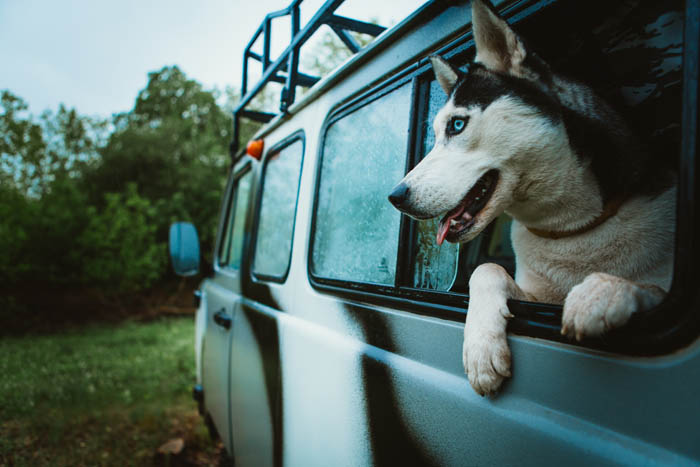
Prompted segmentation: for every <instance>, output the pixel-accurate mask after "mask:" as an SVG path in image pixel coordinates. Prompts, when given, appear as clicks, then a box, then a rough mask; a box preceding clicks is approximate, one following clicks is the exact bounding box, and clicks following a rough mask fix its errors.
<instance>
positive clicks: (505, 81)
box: [451, 63, 561, 122]
mask: <svg viewBox="0 0 700 467" xmlns="http://www.w3.org/2000/svg"><path fill="white" fill-rule="evenodd" d="M503 96H510V97H514V98H517V99H519V100H521V101H523V102H524V103H525V104H527V105H531V106H533V107H535V108H537V109H538V110H539V111H540V112H541V113H542V114H543V115H545V116H546V117H547V118H549V119H550V120H551V121H552V122H559V121H560V120H561V113H560V111H559V103H558V102H557V101H556V100H555V99H553V98H552V97H551V96H549V95H548V94H546V93H545V92H544V91H542V90H541V89H539V88H538V87H537V86H536V85H535V84H534V83H532V82H530V81H528V80H526V79H523V78H517V77H514V76H510V75H506V74H502V73H495V72H493V71H489V70H487V69H486V68H485V67H484V66H483V65H481V64H479V63H472V64H470V66H469V73H467V74H466V75H463V78H462V79H461V80H460V82H459V83H458V84H457V86H455V90H454V91H453V92H452V96H451V97H452V99H454V103H455V105H457V106H459V107H470V106H473V105H477V106H479V107H481V108H482V109H485V108H486V107H488V106H489V105H490V104H491V103H492V102H494V101H495V100H496V99H498V98H500V97H503Z"/></svg>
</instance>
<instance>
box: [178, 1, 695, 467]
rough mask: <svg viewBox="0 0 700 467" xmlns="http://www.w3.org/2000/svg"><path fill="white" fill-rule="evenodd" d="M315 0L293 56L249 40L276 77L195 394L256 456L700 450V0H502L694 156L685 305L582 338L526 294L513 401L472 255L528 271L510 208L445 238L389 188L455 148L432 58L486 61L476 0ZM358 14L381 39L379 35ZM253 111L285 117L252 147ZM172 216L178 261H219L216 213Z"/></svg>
mask: <svg viewBox="0 0 700 467" xmlns="http://www.w3.org/2000/svg"><path fill="white" fill-rule="evenodd" d="M299 3H300V1H299V0H294V1H293V2H292V4H291V5H290V6H289V7H288V8H287V9H286V10H282V11H280V12H275V13H273V14H270V15H268V17H266V19H265V21H264V22H263V24H262V25H261V27H260V28H259V29H258V31H257V33H256V36H255V37H254V38H253V40H252V41H251V44H252V43H253V42H254V41H255V39H257V37H258V36H260V35H261V34H262V35H263V37H264V38H268V39H269V34H268V32H269V28H270V24H271V20H273V19H275V18H276V17H279V16H289V17H290V19H291V24H292V32H293V39H292V41H291V43H290V44H289V46H288V47H287V49H286V50H285V52H284V53H283V54H282V55H281V56H280V57H279V58H277V59H274V60H273V59H272V58H271V57H270V55H269V44H267V45H265V46H264V47H263V49H264V52H263V54H262V55H260V54H256V53H254V52H252V51H251V48H250V47H251V44H249V45H248V47H247V48H246V49H245V51H244V61H245V63H247V62H248V61H249V60H258V61H261V62H262V63H263V69H264V72H263V77H262V79H261V81H259V82H258V83H256V84H255V85H254V86H252V87H251V88H250V89H248V86H247V84H248V83H247V79H246V77H247V70H244V78H243V83H242V84H243V86H242V87H243V93H244V96H243V98H242V100H241V102H240V104H239V106H238V107H237V108H236V110H235V111H234V120H235V128H236V131H235V134H236V139H235V140H234V142H233V143H232V157H233V163H232V166H231V169H230V173H229V178H228V184H227V187H226V190H225V192H224V194H223V202H222V205H221V217H220V219H221V220H220V223H219V227H218V236H217V242H216V250H215V252H214V265H213V272H212V273H211V274H210V275H209V276H208V277H206V278H204V280H203V281H202V283H201V285H200V287H199V289H198V292H197V293H198V295H199V306H198V310H197V314H196V331H195V348H196V359H197V360H196V363H197V381H196V384H197V385H196V386H195V390H194V394H195V398H196V399H197V400H199V401H200V408H201V411H202V413H203V414H204V415H205V418H206V419H207V420H208V421H209V423H210V424H211V426H212V428H213V429H214V430H215V431H216V432H217V433H218V435H219V436H220V437H221V439H222V441H223V443H224V445H225V447H226V450H227V452H228V453H229V454H230V455H231V456H232V457H233V459H234V461H235V464H236V465H240V466H246V465H253V466H266V465H271V466H281V465H288V466H314V465H316V466H331V465H333V466H335V465H348V466H358V465H455V466H463V465H609V464H626V465H648V464H661V465H698V464H700V436H699V433H700V424H699V419H700V400H699V396H698V394H700V343H699V342H698V339H697V338H698V335H699V331H700V328H699V326H698V324H699V319H698V318H699V314H698V311H699V310H698V299H699V298H700V295H698V287H697V285H696V282H697V281H696V277H695V274H694V265H695V264H698V262H700V244H699V243H698V242H696V241H694V238H695V237H696V236H697V235H698V233H699V232H700V230H699V229H700V224H698V216H696V214H695V206H696V205H697V204H696V203H695V201H696V194H695V193H696V192H695V187H696V186H700V185H698V182H697V177H698V176H699V174H700V171H698V170H695V162H696V160H697V150H698V144H697V134H698V133H697V129H698V63H699V60H698V45H699V44H700V26H699V24H700V21H699V19H700V1H699V0H686V1H685V2H683V1H675V0H670V1H666V2H647V1H644V0H626V1H624V2H607V1H602V0H590V1H587V2H581V1H578V0H502V1H495V2H493V3H494V6H495V8H497V9H498V11H499V12H500V14H501V15H502V16H503V17H504V18H506V19H507V21H508V22H509V23H511V24H513V25H514V28H515V29H516V30H517V31H518V32H519V33H520V34H521V35H522V37H524V38H525V39H526V40H528V41H529V42H530V43H531V44H532V48H533V49H534V50H537V51H538V52H539V53H540V55H542V56H543V58H544V59H545V60H546V61H548V63H550V64H552V65H553V66H556V67H557V68H558V69H560V70H564V71H565V72H566V73H567V74H569V75H572V76H575V77H577V78H578V79H580V80H582V81H584V82H586V83H587V84H589V85H591V86H592V87H593V88H594V89H595V90H596V91H597V92H598V93H599V94H601V95H602V96H603V97H605V98H606V99H607V100H608V101H609V102H612V103H613V105H615V106H616V107H617V108H618V109H620V111H621V112H622V113H623V114H624V115H625V117H626V118H628V120H629V122H630V125H632V126H633V127H634V128H635V131H638V132H640V134H643V135H645V136H646V137H648V138H649V141H650V143H649V144H652V145H653V146H654V147H659V148H664V150H663V151H660V152H659V154H660V155H659V157H668V158H673V160H674V161H675V160H677V161H678V162H677V163H678V166H679V200H678V216H677V217H678V224H677V226H676V240H675V241H676V243H675V245H676V256H675V263H674V277H673V286H672V289H671V291H670V293H669V295H668V297H667V299H666V300H665V301H664V302H663V303H662V304H661V305H660V306H659V307H657V308H655V309H653V310H650V311H649V312H643V313H639V315H638V316H635V317H634V318H633V320H632V322H630V324H629V325H628V326H626V327H625V328H624V329H622V330H619V331H615V332H613V333H611V334H610V335H608V336H606V337H605V338H601V339H586V340H584V341H582V342H575V341H570V340H568V339H566V338H563V337H562V336H561V335H560V326H561V307H559V306H554V305H547V304H542V303H530V302H518V301H510V302H509V308H510V310H511V312H512V313H513V315H514V316H515V317H514V318H513V319H512V320H511V321H510V323H509V328H508V329H509V334H508V341H509V345H510V347H511V349H512V354H513V377H512V378H511V379H510V380H509V381H507V382H506V383H505V384H504V386H503V387H502V389H501V391H500V392H499V394H498V395H496V396H494V397H480V396H479V395H477V394H476V393H475V392H474V391H473V390H472V389H471V388H470V386H469V383H468V380H467V377H466V376H465V374H464V370H463V368H462V360H461V348H462V340H463V329H464V321H465V314H466V310H467V304H468V300H469V295H468V279H469V275H470V274H471V272H472V271H473V270H474V268H475V267H476V266H477V265H479V264H481V263H484V262H493V263H497V264H500V265H502V266H503V267H505V268H506V269H507V270H508V271H510V272H511V273H512V272H513V270H514V260H513V250H512V248H511V245H510V236H509V226H510V221H509V219H508V218H507V217H506V216H503V217H501V218H499V219H498V220H497V221H496V222H494V223H493V224H492V225H491V226H490V227H489V228H488V229H486V230H485V231H484V232H483V233H482V234H481V235H480V236H479V237H477V238H476V239H475V240H473V241H471V242H469V243H467V244H462V245H453V244H444V245H442V246H441V247H438V246H437V244H436V242H435V238H434V236H435V232H436V221H422V222H417V221H414V220H411V219H409V218H407V217H406V216H402V215H401V214H400V213H399V212H398V211H397V210H395V209H394V208H393V207H392V206H391V204H390V203H389V202H388V201H387V195H388V194H389V193H390V192H391V189H392V188H393V187H394V185H395V184H396V183H397V182H398V181H399V180H401V179H402V178H403V176H404V175H405V174H406V173H407V172H408V171H409V170H410V169H411V168H412V167H414V166H415V165H416V164H417V163H418V162H419V161H420V160H421V158H422V157H424V156H425V154H427V152H428V151H429V150H430V148H431V147H432V145H433V143H434V135H433V130H432V126H431V123H432V119H433V117H434V116H435V114H436V112H437V110H438V109H439V108H440V106H441V105H442V104H443V103H444V101H445V96H444V94H443V92H442V91H441V90H440V87H439V85H438V84H437V83H436V81H435V77H434V75H433V72H432V70H431V67H430V63H429V58H428V57H429V56H430V55H432V54H439V55H441V56H442V57H444V58H445V59H447V60H448V61H449V62H451V63H452V64H453V65H455V66H457V67H460V66H464V65H465V64H466V63H468V62H469V60H470V59H472V58H473V55H474V43H473V40H472V35H471V28H470V15H471V11H470V5H469V2H467V1H446V0H442V1H438V0H435V1H429V2H427V3H426V4H424V5H423V6H421V7H420V8H419V9H418V10H417V11H415V12H414V13H412V14H411V15H410V16H408V17H407V18H405V19H404V20H403V21H401V22H400V23H399V24H397V25H396V26H394V27H393V28H391V29H388V30H383V29H382V28H380V27H377V26H376V25H368V24H366V23H362V22H359V21H355V20H352V19H349V18H345V17H340V16H338V15H335V14H334V11H335V9H336V8H337V7H338V5H340V4H341V3H342V0H329V1H327V2H326V3H325V4H324V5H323V6H322V7H321V8H320V10H319V11H318V13H317V14H316V15H315V16H314V17H313V19H311V20H310V21H309V23H308V24H307V25H305V26H304V27H303V28H302V27H301V25H300V23H299V10H298V8H299ZM322 24H330V25H332V26H333V30H334V31H336V32H337V33H338V34H339V35H340V36H341V38H342V37H343V36H345V39H346V41H345V43H346V44H348V47H350V48H351V50H353V52H357V53H355V55H354V56H352V58H350V59H349V60H347V61H346V62H345V63H343V64H342V66H340V67H339V68H337V69H336V70H335V71H334V72H333V73H332V74H330V75H329V76H327V77H325V78H323V79H321V80H319V79H318V78H316V77H313V76H308V75H304V74H303V73H300V72H299V71H298V52H299V49H300V47H301V46H302V45H303V43H304V41H306V39H308V37H309V36H311V34H312V33H313V32H314V31H315V30H316V29H317V28H318V27H319V26H320V25H322ZM348 31H358V32H362V33H365V34H372V35H377V34H378V37H377V38H376V40H374V41H373V42H372V43H371V44H370V45H368V46H367V47H365V48H362V49H359V47H357V44H354V45H353V39H352V36H351V35H350V34H348ZM348 37H349V38H348ZM355 49H357V50H355ZM270 81H276V82H281V83H282V84H283V85H284V92H283V93H282V96H281V99H280V112H279V113H278V114H271V113H264V112H259V111H252V110H249V106H250V103H251V101H252V99H253V98H254V97H255V95H256V94H257V93H259V92H260V90H261V89H262V87H263V86H264V85H265V84H266V83H268V82H270ZM299 87H308V88H310V89H308V91H307V92H306V93H305V94H304V95H303V96H302V95H300V93H299V92H297V88H299ZM244 118H247V119H253V120H258V121H262V122H265V125H264V126H263V127H262V129H261V130H260V131H259V132H258V133H257V135H256V136H255V138H254V139H255V140H256V141H257V142H256V143H255V144H253V145H251V150H250V152H246V150H245V149H243V148H242V144H239V142H238V141H237V139H238V137H239V136H238V134H239V131H238V128H239V127H240V121H241V119H244ZM256 146H257V149H259V148H260V147H261V146H263V147H264V150H263V151H262V152H261V153H260V152H258V151H257V150H256ZM171 233H172V235H171V240H172V244H171V251H172V253H173V264H174V265H175V267H176V269H177V270H180V271H181V272H182V273H184V274H191V273H194V272H196V270H197V265H198V263H199V250H198V244H197V241H196V233H195V230H194V229H193V228H192V226H191V225H188V224H177V225H175V226H173V229H172V231H171Z"/></svg>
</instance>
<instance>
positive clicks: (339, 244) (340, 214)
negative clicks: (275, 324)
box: [312, 84, 411, 285]
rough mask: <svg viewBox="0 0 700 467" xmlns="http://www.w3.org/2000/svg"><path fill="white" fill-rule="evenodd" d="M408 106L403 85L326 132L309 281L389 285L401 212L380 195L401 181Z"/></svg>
mask: <svg viewBox="0 0 700 467" xmlns="http://www.w3.org/2000/svg"><path fill="white" fill-rule="evenodd" d="M410 107H411V86H410V84H405V85H403V86H401V87H399V88H397V89H395V90H394V91H392V92H390V93H389V94H386V95H385V96H383V97H381V98H379V99H377V100H375V101H372V102H370V103H369V104H367V105H365V106H363V107H361V108H360V109H358V110H356V111H354V112H352V113H350V114H348V115H346V116H345V117H343V118H341V119H340V120H338V121H336V122H334V123H333V124H332V125H331V126H330V127H329V128H328V130H327V133H326V138H325V142H324V148H323V160H322V167H321V175H320V177H321V178H320V183H319V188H318V204H317V213H316V222H315V232H314V246H313V255H312V271H313V273H314V274H315V275H316V276H321V277H325V278H331V279H340V280H350V281H355V282H371V283H376V284H388V285H394V279H395V275H396V256H397V250H398V239H399V226H400V223H401V214H400V213H399V211H397V210H396V209H394V207H393V206H392V205H391V203H389V202H388V201H387V194H388V193H390V192H391V190H392V188H393V187H394V185H395V184H396V181H397V180H401V178H402V177H403V176H404V172H405V167H406V151H407V144H408V124H409V113H410Z"/></svg>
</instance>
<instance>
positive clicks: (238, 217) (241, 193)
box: [227, 170, 252, 269]
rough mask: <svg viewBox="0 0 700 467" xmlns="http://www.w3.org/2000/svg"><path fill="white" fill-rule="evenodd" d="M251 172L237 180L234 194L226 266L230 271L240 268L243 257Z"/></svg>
mask: <svg viewBox="0 0 700 467" xmlns="http://www.w3.org/2000/svg"><path fill="white" fill-rule="evenodd" d="M251 178H252V172H251V171H250V170H249V171H247V172H246V173H245V174H244V175H243V176H241V177H240V178H239V179H238V183H237V185H238V186H237V189H236V194H235V203H234V204H235V206H234V208H233V222H231V230H232V233H231V242H230V245H229V249H228V264H227V266H228V267H229V268H232V269H239V268H240V267H241V258H242V257H243V238H244V234H245V218H246V213H247V209H246V208H247V207H248V200H249V198H250V184H251Z"/></svg>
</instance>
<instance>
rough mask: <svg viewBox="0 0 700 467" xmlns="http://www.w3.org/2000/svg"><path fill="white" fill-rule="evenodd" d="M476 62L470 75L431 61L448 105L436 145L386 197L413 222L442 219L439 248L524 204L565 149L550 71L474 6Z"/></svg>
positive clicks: (477, 2) (486, 10)
mask: <svg viewBox="0 0 700 467" xmlns="http://www.w3.org/2000/svg"><path fill="white" fill-rule="evenodd" d="M472 25H473V33H474V39H475V42H476V51H477V53H476V58H475V60H474V62H473V63H472V64H470V67H469V71H468V72H466V73H463V72H462V71H460V70H458V69H456V68H454V67H452V66H451V65H450V64H449V63H448V62H446V61H445V60H443V59H442V58H440V57H437V56H434V57H431V61H432V65H433V70H434V72H435V76H436V78H437V81H438V82H439V84H440V86H441V87H442V89H443V90H444V91H445V93H447V95H448V96H449V99H448V101H447V103H446V104H445V106H444V107H443V108H442V109H441V110H440V112H439V113H438V114H437V116H436V117H435V121H434V122H433V127H434V130H435V146H434V147H433V149H432V150H431V151H430V153H429V154H428V155H427V156H426V157H425V158H424V159H423V160H422V161H421V162H420V163H419V164H418V165H417V166H416V167H415V168H414V169H413V170H411V172H409V173H408V175H406V177H405V178H404V179H403V180H402V181H401V182H400V183H399V184H398V185H397V186H396V188H395V189H394V191H393V192H392V193H391V195H390V196H389V200H390V201H391V202H392V203H393V204H394V206H395V207H396V208H397V209H399V210H401V211H402V212H404V213H406V214H408V215H409V216H411V217H413V218H416V219H430V218H434V217H437V216H443V217H442V220H441V221H440V224H439V228H438V233H437V242H438V244H441V243H442V242H443V241H444V240H445V239H447V240H448V241H450V242H465V241H469V240H471V239H472V238H474V237H475V236H476V235H477V234H479V232H481V231H482V230H483V229H484V228H485V227H486V226H487V225H488V224H489V223H490V222H491V221H492V220H493V219H494V218H496V217H497V216H498V215H499V214H501V213H502V212H503V211H504V210H506V209H508V208H509V207H511V206H512V205H513V203H516V202H518V201H522V200H523V199H525V198H527V196H528V193H527V187H528V186H529V185H532V183H533V180H531V179H530V178H531V177H532V175H531V174H532V173H533V172H534V173H538V174H539V175H537V176H538V177H545V176H547V174H546V172H547V171H548V170H550V169H548V167H550V166H551V165H550V164H548V160H547V159H550V160H551V158H553V157H556V156H557V154H559V153H560V151H561V149H562V147H564V145H566V144H567V142H566V131H565V130H564V129H563V125H562V123H561V118H560V116H559V113H560V110H559V104H558V101H557V99H556V97H554V96H553V94H552V93H551V92H549V86H550V85H551V74H550V72H549V67H548V66H547V64H546V63H544V62H543V61H542V60H541V59H539V58H538V57H537V56H536V55H534V54H532V53H530V52H529V51H528V50H527V49H526V47H525V45H524V43H523V42H522V41H521V40H520V38H519V37H518V36H517V35H516V34H515V32H514V31H513V30H512V29H511V28H510V27H509V26H508V24H507V23H506V22H505V21H504V20H503V19H501V18H500V17H499V16H498V15H497V14H496V13H495V12H494V11H493V10H492V9H491V7H490V6H489V5H487V4H485V3H484V2H482V1H481V0H474V1H473V2H472Z"/></svg>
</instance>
